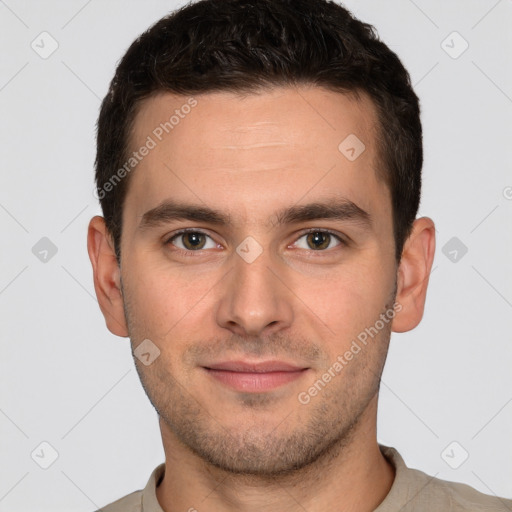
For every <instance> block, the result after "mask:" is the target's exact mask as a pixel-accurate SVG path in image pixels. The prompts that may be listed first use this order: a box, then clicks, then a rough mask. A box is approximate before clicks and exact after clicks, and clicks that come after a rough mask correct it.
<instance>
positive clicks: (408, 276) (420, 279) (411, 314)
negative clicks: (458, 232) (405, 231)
mask: <svg viewBox="0 0 512 512" xmlns="http://www.w3.org/2000/svg"><path fill="white" fill-rule="evenodd" d="M435 248H436V230H435V225H434V222H433V221H432V219H429V218H428V217H421V218H419V219H416V220H415V221H414V224H413V228H412V232H411V235H410V236H409V238H408V239H407V240H406V242H405V244H404V249H403V251H402V258H401V261H400V265H399V267H398V276H397V294H396V302H397V304H398V307H397V308H396V312H397V313H396V315H395V318H394V319H393V324H392V330H393V331H394V332H406V331H410V330H411V329H414V328H415V327H416V326H417V325H418V324H419V323H420V321H421V319H422V317H423V310H424V307H425V299H426V296H427V287H428V280H429V277H430V271H431V268H432V262H433V261H434V252H435Z"/></svg>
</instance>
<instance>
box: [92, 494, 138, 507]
mask: <svg viewBox="0 0 512 512" xmlns="http://www.w3.org/2000/svg"><path fill="white" fill-rule="evenodd" d="M141 511H142V491H135V492H132V493H130V494H127V495H126V496H124V497H122V498H119V499H118V500H116V501H114V502H112V503H109V504H108V505H105V506H104V507H101V508H100V509H98V510H96V511H95V512H141Z"/></svg>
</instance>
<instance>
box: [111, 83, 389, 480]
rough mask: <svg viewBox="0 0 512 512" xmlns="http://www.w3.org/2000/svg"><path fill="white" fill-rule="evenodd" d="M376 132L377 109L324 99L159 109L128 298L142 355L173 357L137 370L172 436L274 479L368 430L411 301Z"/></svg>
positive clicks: (126, 279)
mask: <svg viewBox="0 0 512 512" xmlns="http://www.w3.org/2000/svg"><path fill="white" fill-rule="evenodd" d="M185 105H189V106H190V108H188V107H185ZM176 111H177V112H176ZM173 114H175V119H173V120H172V121H171V123H172V128H170V126H171V125H169V124H168V125H164V126H166V129H164V128H162V125H161V123H165V122H166V121H167V122H168V121H169V119H170V117H171V115H173ZM376 127H377V118H376V114H375V110H374V107H373V104H372V102H371V101H370V100H369V99H368V98H367V97H366V96H361V98H360V99H359V100H356V99H355V98H353V97H349V96H347V95H344V94H340V93H335V92H329V91H326V90H324V89H322V88H319V87H312V88H300V89H293V88H274V89H271V90H267V91H265V92H261V93H258V94H255V93H254V94H249V95H245V96H239V95H235V94H233V93H211V94H204V95H198V96H195V97H194V98H193V99H191V98H189V97H184V96H176V95H171V94H160V95H157V96H155V97H153V98H151V99H149V100H146V101H145V102H144V103H143V105H142V106H141V109H140V111H139V113H138V115H137V117H136V120H135V125H134V132H133V134H132V138H131V147H132V149H133V150H137V149H138V148H140V147H142V146H144V145H147V146H148V147H149V146H151V149H150V150H149V151H147V152H146V151H142V152H141V153H147V154H146V155H145V156H144V157H143V158H141V161H140V163H138V165H137V168H136V170H135V171H133V174H132V176H131V177H130V180H131V181H130V184H129V189H128V194H127V197H126V202H125V204H124V211H123V234H122V242H121V284H122V287H121V289H122V297H123V302H124V304H123V305H124V314H125V318H126V322H127V326H128V332H129V336H130V339H131V343H132V348H133V349H134V350H136V349H137V347H138V346H139V345H140V344H141V343H142V342H143V340H150V342H147V341H146V342H145V343H146V344H147V345H145V346H146V348H148V347H149V349H148V350H147V352H148V353H149V354H150V355H149V356H148V355H146V359H147V362H149V361H150V360H152V359H153V358H154V356H155V355H158V356H157V357H156V358H155V359H154V360H152V362H150V363H149V364H147V365H146V364H143V363H142V362H141V361H140V360H139V359H138V358H135V363H136V365H137V370H138V372H139V375H140V378H141V381H142V383H143V386H144V388H145V390H146V392H147V394H148V396H149V398H150V400H151V402H152V403H153V405H154V407H155V408H156V410H157V411H158V413H159V415H160V419H161V427H162V429H163V430H165V435H166V437H167V439H170V440H172V441H173V442H175V443H176V444H180V445H182V446H185V447H187V449H188V450H190V452H191V453H193V454H195V455H198V456H199V457H200V458H201V459H203V460H205V461H208V462H210V463H211V464H213V465H215V466H217V467H221V468H224V469H226V470H228V471H231V472H236V473H245V474H258V475H273V474H277V473H279V472H286V471H288V470H291V469H298V468H301V467H306V466H308V465H309V464H311V463H312V462H314V461H315V460H318V459H319V458H320V457H321V456H322V455H323V454H325V453H326V452H327V451H328V450H329V448H330V447H332V446H334V445H335V444H338V445H341V444H343V443H347V442H348V440H349V439H350V436H351V435H353V432H354V428H355V425H357V423H358V420H360V419H361V418H362V417H363V416H364V415H363V413H364V412H365V411H366V410H367V409H368V407H369V405H370V404H371V403H374V400H373V401H372V399H373V398H375V397H376V396H377V392H378V385H379V378H380V375H381V372H382V368H383V365H384V362H385V358H386V353H387V348H388V342H389V336H390V332H391V323H392V322H391V319H392V317H393V314H394V313H393V304H394V299H395V291H396V289H395V285H396V276H397V273H396V266H395V255H394V239H393V226H392V212H391V197H390V192H389V190H388V188H387V187H386V185H385V184H384V183H383V182H382V181H381V180H380V179H379V178H378V177H377V176H378V175H377V169H378V166H379V160H378V155H377V152H376ZM167 131H168V133H167ZM148 137H150V138H151V140H152V141H153V143H151V142H149V139H148ZM347 137H350V138H349V139H347ZM355 137H357V139H356V138H355ZM160 139H161V140H160ZM345 139H347V142H345V143H344V144H341V149H340V143H342V142H343V141H345ZM358 141H359V142H358ZM361 143H363V144H364V151H363V152H361V149H362V148H363V146H362V145H361ZM351 148H352V149H351ZM359 153H360V154H359ZM185 207H186V208H185ZM183 230H187V231H186V232H183ZM383 317H385V318H386V319H387V320H386V321H384V320H383ZM372 329H373V330H372ZM370 332H371V333H372V335H371V336H370V335H369V333H370ZM375 332H376V333H375ZM362 333H366V343H363V342H362V341H361V340H362V339H364V334H362ZM354 342H355V343H356V345H357V346H359V349H360V350H359V351H357V349H356V348H354ZM148 343H149V344H148ZM158 351H159V354H158ZM347 352H352V357H350V355H348V354H347ZM271 363H272V364H273V366H272V364H271ZM336 363H338V364H336ZM340 366H341V369H340ZM255 370H256V371H258V372H259V373H256V374H255V373H254V371H255ZM251 372H252V373H251ZM326 375H327V377H326ZM329 377H330V378H329ZM319 381H321V383H320V382H319ZM315 389H316V392H315Z"/></svg>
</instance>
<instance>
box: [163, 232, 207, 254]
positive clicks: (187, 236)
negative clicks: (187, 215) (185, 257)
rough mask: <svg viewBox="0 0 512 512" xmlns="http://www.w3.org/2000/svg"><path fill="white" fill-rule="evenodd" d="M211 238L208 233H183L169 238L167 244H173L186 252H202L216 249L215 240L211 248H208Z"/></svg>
mask: <svg viewBox="0 0 512 512" xmlns="http://www.w3.org/2000/svg"><path fill="white" fill-rule="evenodd" d="M209 238H210V237H209V236H208V235H207V234H206V233H202V232H201V231H181V232H179V233H176V234H175V235H174V236H172V237H171V238H169V240H167V242H166V243H167V244H172V245H174V246H175V247H177V248H178V249H182V250H184V251H200V250H201V249H213V248H215V243H214V242H213V240H212V242H211V246H210V247H206V245H207V242H208V239H209ZM210 240H211V238H210Z"/></svg>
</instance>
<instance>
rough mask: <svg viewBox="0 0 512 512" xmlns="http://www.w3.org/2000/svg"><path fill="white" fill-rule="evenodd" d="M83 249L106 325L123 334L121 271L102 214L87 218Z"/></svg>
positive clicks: (126, 331)
mask: <svg viewBox="0 0 512 512" xmlns="http://www.w3.org/2000/svg"><path fill="white" fill-rule="evenodd" d="M87 251H88V253H89V259H90V260H91V264H92V268H93V276H94V289H95V291H96V297H97V298H98V303H99V306H100V309H101V312H102V313H103V316H104V317H105V322H106V324H107V327H108V329H109V331H110V332H112V333H113V334H115V335H117V336H122V337H127V336H128V329H127V326H126V319H125V316H124V304H123V296H122V292H121V271H120V269H119V265H118V264H117V259H116V255H115V250H114V245H113V243H112V240H111V236H110V233H108V230H107V228H106V225H105V219H104V218H103V217H100V216H95V217H93V218H92V219H91V221H90V222H89V229H88V232H87Z"/></svg>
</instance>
